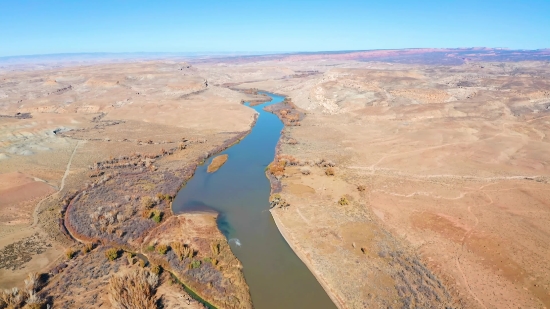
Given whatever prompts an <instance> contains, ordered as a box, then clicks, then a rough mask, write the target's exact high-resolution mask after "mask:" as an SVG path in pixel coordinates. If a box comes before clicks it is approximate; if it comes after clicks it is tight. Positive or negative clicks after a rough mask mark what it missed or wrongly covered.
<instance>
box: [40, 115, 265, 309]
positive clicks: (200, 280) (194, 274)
mask: <svg viewBox="0 0 550 309" xmlns="http://www.w3.org/2000/svg"><path fill="white" fill-rule="evenodd" d="M257 118H258V114H254V117H253V119H252V121H251V122H250V124H249V129H248V130H246V131H242V132H233V134H234V136H232V137H231V138H228V139H226V140H224V141H223V142H222V143H221V144H219V146H216V147H213V148H211V149H210V150H209V151H207V152H206V153H204V152H203V154H202V155H200V152H196V151H195V152H193V154H192V155H197V154H198V156H197V157H196V159H192V160H191V162H190V163H189V164H187V165H186V166H185V167H183V168H174V167H173V166H170V167H169V168H168V169H166V166H165V165H163V162H164V161H163V160H162V159H163V158H164V157H168V156H173V155H176V156H181V154H178V153H179V152H183V151H186V149H188V148H189V147H190V146H191V145H194V144H203V143H204V142H205V141H203V140H201V141H199V140H197V141H194V140H191V141H189V140H186V139H182V142H181V143H180V145H179V146H178V147H175V148H171V149H167V150H165V149H162V151H161V152H160V153H158V154H152V153H149V154H139V153H134V154H131V155H128V156H120V157H118V158H112V157H111V158H110V159H109V160H104V161H101V162H98V163H96V164H94V166H93V168H92V167H90V172H89V175H88V177H89V179H90V180H91V181H90V182H88V183H86V184H85V186H84V187H83V188H81V189H79V190H72V191H71V192H68V193H65V195H64V196H63V198H61V201H62V205H63V206H62V209H61V212H60V214H61V216H60V218H59V224H58V225H59V229H60V230H61V233H62V234H64V235H65V237H67V239H70V240H71V243H72V245H71V246H70V248H69V249H68V250H67V252H69V251H70V252H71V254H68V255H67V259H68V260H67V261H64V260H63V259H61V260H60V261H58V262H57V263H56V264H54V265H53V266H52V267H50V268H49V269H53V270H50V273H53V274H54V276H52V277H51V281H50V282H51V283H50V282H48V283H46V285H45V288H44V291H45V292H47V293H48V296H49V297H50V296H51V295H55V294H57V292H61V291H62V290H64V289H67V288H68V286H67V284H68V283H67V284H63V285H61V286H60V287H58V286H57V285H58V284H56V285H55V286H52V284H54V283H55V282H57V281H60V280H61V281H63V280H64V279H63V278H61V277H60V276H59V275H58V274H62V273H64V272H68V273H67V274H66V275H65V276H71V277H74V276H75V274H73V273H72V272H74V271H76V269H75V265H72V264H74V263H78V264H81V263H83V261H82V259H88V255H91V253H93V252H95V253H94V254H95V255H98V252H101V253H103V252H110V254H107V253H105V256H106V257H107V260H109V261H111V263H115V262H116V265H114V264H113V265H114V266H115V267H117V268H118V267H119V266H118V265H119V264H120V263H121V262H124V261H125V260H126V259H125V257H126V256H128V264H124V263H123V264H124V265H127V266H131V265H133V264H134V263H137V264H135V265H138V266H140V267H142V268H145V267H149V268H151V270H150V271H157V270H158V269H159V267H160V269H161V270H162V269H164V270H165V273H167V274H170V277H171V278H172V279H171V280H168V279H166V276H165V277H162V278H165V279H161V281H162V282H164V283H166V282H167V280H168V281H170V282H172V283H171V284H173V283H174V282H176V283H180V284H181V285H182V286H183V289H184V290H185V291H187V294H188V295H189V296H190V297H191V298H193V299H194V300H195V301H196V302H198V303H202V304H203V305H206V306H207V307H209V308H226V307H230V308H243V309H247V308H252V302H251V299H250V292H249V290H248V285H247V284H246V282H245V280H244V276H243V274H242V265H241V264H240V261H238V260H237V258H236V257H235V256H234V255H233V253H232V252H231V249H230V247H229V245H228V244H227V240H226V239H225V237H224V236H223V235H222V234H221V232H220V230H219V228H218V227H217V225H216V223H215V219H212V218H213V216H212V214H211V213H193V214H182V215H174V213H173V211H172V200H173V199H174V198H175V196H176V194H177V192H178V191H179V190H180V189H181V188H182V187H183V186H185V184H186V183H187V181H188V180H189V179H191V177H193V175H194V172H195V170H196V167H197V166H198V165H199V164H204V162H205V161H206V160H207V159H208V158H209V157H211V156H212V155H215V154H218V153H220V152H221V151H223V150H225V149H227V148H229V147H231V146H233V145H235V144H236V143H238V142H240V141H241V140H242V139H243V138H244V137H246V136H247V135H248V134H249V133H250V132H251V130H252V128H253V127H254V126H255V124H256V121H257ZM202 147H203V146H202ZM227 157H228V156H227V155H222V156H218V157H216V158H215V159H214V164H213V165H212V168H213V169H214V170H213V171H215V170H217V169H219V168H220V167H221V166H222V165H223V164H224V163H225V162H226V160H227ZM193 161H194V163H193ZM160 168H162V170H161V169H160ZM211 170H212V169H211ZM129 184H132V185H129ZM136 190H137V191H136ZM155 192H157V193H156V194H155ZM143 194H145V196H143ZM140 213H141V215H140ZM190 216H191V217H194V219H193V220H191V219H189V218H188V217H190ZM205 218H209V219H205ZM191 221H198V222H202V223H203V224H204V226H187V227H186V228H187V231H188V232H189V231H190V232H189V233H190V234H196V235H199V234H200V237H194V238H189V239H186V240H185V241H184V242H182V243H181V244H176V240H177V239H184V238H185V236H183V235H180V237H176V238H174V241H173V242H171V243H169V244H164V243H163V239H164V238H165V236H166V235H170V234H171V233H172V234H173V233H174V231H177V230H178V229H177V228H174V226H170V224H172V223H174V222H179V223H180V225H181V226H185V224H189V222H191ZM206 221H208V222H206ZM205 222H206V223H205ZM172 225H174V224H172ZM175 225H177V224H175ZM181 226H180V229H179V230H182V228H181ZM205 226H206V227H207V229H209V231H210V232H209V236H208V235H207V236H208V237H211V238H212V239H213V240H212V241H207V240H206V239H207V238H208V237H207V238H205V237H204V235H202V234H201V233H203V232H204V228H205ZM189 229H191V230H189ZM155 231H156V232H157V233H155ZM153 234H155V236H157V234H158V235H162V236H163V239H154V240H152V239H151V238H152V237H153ZM182 246H183V248H187V249H189V250H190V252H191V254H190V255H188V256H180V257H179V258H178V252H176V251H178V249H177V248H179V247H182ZM151 247H153V248H155V250H153V251H147V250H148V249H149V248H151ZM161 247H162V248H164V249H163V250H160V249H159V248H161ZM90 248H91V249H90ZM212 248H217V249H216V250H214V249H212ZM94 249H95V250H94ZM157 249H158V250H157ZM136 252H137V253H136ZM141 255H143V257H147V258H145V260H143V259H142V258H140V256H141ZM99 256H102V254H99ZM130 257H132V258H130ZM130 261H131V262H130ZM98 262H101V261H94V262H93V263H98ZM111 263H108V264H111ZM71 265H72V266H71ZM98 265H99V264H98ZM113 265H111V266H110V267H111V268H112V266H113ZM147 269H148V268H147ZM108 274H109V273H108ZM62 276H63V275H62ZM80 276H84V274H81V275H80ZM208 278H218V279H215V280H214V281H211V280H212V279H208ZM209 280H210V281H209ZM152 297H158V295H157V296H155V295H153V296H152ZM52 301H53V303H56V304H61V303H60V302H56V297H53V298H52V297H50V302H52ZM95 301H96V300H95V299H94V302H95Z"/></svg>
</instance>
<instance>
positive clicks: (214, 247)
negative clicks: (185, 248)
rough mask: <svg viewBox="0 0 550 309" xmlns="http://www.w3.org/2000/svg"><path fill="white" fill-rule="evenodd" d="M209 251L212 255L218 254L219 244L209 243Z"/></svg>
mask: <svg viewBox="0 0 550 309" xmlns="http://www.w3.org/2000/svg"><path fill="white" fill-rule="evenodd" d="M210 251H212V255H213V256H216V255H218V254H220V244H218V243H217V242H212V243H210Z"/></svg>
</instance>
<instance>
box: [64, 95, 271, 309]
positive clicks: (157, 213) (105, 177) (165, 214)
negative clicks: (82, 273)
mask: <svg viewBox="0 0 550 309" xmlns="http://www.w3.org/2000/svg"><path fill="white" fill-rule="evenodd" d="M266 97H267V96H266ZM268 98H269V97H268ZM258 101H259V100H258ZM265 102H267V101H262V102H261V103H265ZM259 104H260V103H259ZM257 118H258V114H254V118H253V120H252V122H251V123H250V125H249V129H248V130H246V131H243V132H240V133H238V134H237V135H235V136H234V137H232V138H229V139H227V140H225V141H224V142H223V143H222V145H220V146H218V147H215V148H213V149H211V150H210V151H208V152H206V153H205V154H204V155H202V156H199V157H198V158H197V159H196V160H195V164H190V165H189V166H187V167H186V168H184V171H183V172H180V173H179V174H180V175H182V178H181V184H180V185H179V186H177V187H176V188H172V189H171V190H169V191H170V193H169V194H163V195H162V196H160V195H159V196H157V197H155V198H151V199H147V201H145V202H144V201H143V200H142V201H141V203H142V204H149V205H150V206H149V207H146V208H150V209H151V210H150V212H149V213H150V215H149V216H145V218H146V217H152V218H153V221H155V218H157V219H156V221H158V222H157V223H161V225H163V224H164V223H166V222H167V220H168V221H169V220H170V218H174V220H176V219H177V218H183V220H184V221H185V216H186V215H185V214H182V215H175V214H174V212H173V210H172V200H173V198H174V197H175V196H176V194H177V192H178V191H179V190H180V189H181V188H182V187H184V186H185V185H186V183H187V181H189V179H191V178H192V177H193V175H194V173H195V170H196V168H197V166H198V165H200V164H204V162H205V161H206V160H207V159H208V158H210V157H211V156H213V155H215V154H218V153H220V152H222V151H224V150H225V149H227V148H229V147H231V146H233V145H235V144H237V143H238V142H240V141H241V140H242V139H243V138H245V137H246V136H247V135H248V134H249V133H250V132H251V130H252V129H253V127H254V126H255V124H256V121H257ZM186 148H187V145H183V146H182V145H180V146H178V148H177V149H170V150H168V151H164V150H163V151H162V153H161V154H159V155H158V156H154V155H148V156H145V157H146V159H150V160H149V161H147V163H146V164H149V166H147V167H148V168H149V169H148V170H146V172H155V171H156V170H157V168H156V167H155V166H154V164H153V163H154V162H155V160H156V159H160V158H162V157H163V156H168V155H172V154H173V153H175V152H176V151H180V150H184V149H186ZM149 157H151V158H149ZM131 159H132V157H129V160H131ZM227 159H228V156H227V155H221V156H218V157H216V158H214V160H213V161H212V163H211V164H210V166H209V172H215V171H216V170H218V169H219V168H220V167H221V166H222V165H223V164H224V163H225V162H226V161H227ZM107 163H111V164H112V165H115V164H117V163H119V162H107ZM105 165H108V164H105ZM101 170H102V168H96V169H95V170H94V171H93V173H95V174H97V176H96V177H97V178H98V180H99V182H98V184H97V186H98V187H99V186H102V185H104V184H105V183H106V182H108V181H111V180H112V178H114V177H117V176H120V172H118V173H117V172H115V173H113V174H106V173H105V172H104V171H101ZM94 176H95V175H94ZM100 176H102V177H100ZM168 180H169V179H168ZM166 181H167V180H166V179H163V181H161V182H160V183H158V184H159V185H160V186H163V185H164V184H165V182H166ZM90 187H91V188H90ZM95 187H96V185H91V186H87V187H86V188H85V189H84V190H81V191H80V192H78V193H73V194H71V196H70V197H68V198H67V200H66V202H65V205H66V206H65V209H64V214H63V220H62V222H60V228H61V230H62V232H63V233H64V234H65V235H66V236H67V237H69V238H72V239H73V240H74V241H75V242H77V243H81V244H83V245H84V246H89V243H91V244H101V245H102V246H105V247H106V248H109V247H110V248H116V249H117V251H118V252H127V253H128V254H131V253H132V252H134V251H136V250H135V249H136V248H134V247H135V246H138V248H142V247H144V246H145V245H146V243H145V240H146V239H148V237H150V236H151V232H152V231H154V230H156V229H157V228H155V227H154V226H152V230H150V228H149V229H147V231H146V232H145V234H143V235H142V236H140V237H139V240H134V241H132V242H133V243H134V244H133V245H132V244H130V243H121V242H120V241H119V239H113V240H111V241H110V240H106V239H102V237H90V235H82V234H81V233H79V232H78V231H77V229H76V228H75V226H73V225H72V224H71V222H70V218H69V213H70V211H72V209H73V208H74V203H76V202H79V201H80V200H81V199H82V196H83V195H86V194H88V192H87V191H86V189H88V190H90V189H92V188H95ZM162 205H164V206H162ZM159 206H160V208H162V209H159V210H155V209H154V208H158V207H159ZM163 210H164V211H163ZM194 215H195V216H199V217H212V214H210V213H196V214H194ZM156 221H155V222H156ZM159 228H160V226H159ZM214 229H215V230H216V231H217V233H218V234H219V235H221V232H220V231H219V229H218V227H217V225H216V224H215V223H214ZM118 234H120V235H124V234H126V232H120V231H119V232H118V233H117V235H118ZM222 238H223V235H222ZM136 241H137V242H136ZM224 244H225V245H224ZM186 245H188V244H186ZM150 246H151V245H149V246H147V247H148V248H149V247H150ZM184 246H185V245H184ZM189 246H190V245H189ZM218 246H220V248H222V247H223V248H226V249H227V250H223V251H224V252H225V255H227V254H229V255H230V256H231V257H232V259H233V260H235V261H236V262H230V261H229V262H227V265H229V264H234V265H233V267H231V268H234V269H236V271H237V272H238V274H233V275H231V277H232V278H233V279H232V280H231V282H232V283H231V285H235V282H236V281H238V282H239V286H240V288H241V292H237V293H234V294H240V295H239V298H241V300H240V301H237V303H233V304H231V308H250V307H252V302H251V300H250V292H249V291H248V286H247V285H246V282H245V281H244V277H243V275H242V271H241V270H240V269H241V268H242V266H241V265H240V262H239V261H238V260H237V259H236V258H235V257H234V255H233V254H232V253H231V249H230V248H229V245H228V244H227V240H225V238H223V240H220V241H219V244H218ZM167 251H168V252H173V251H174V250H173V248H171V247H170V246H169V245H168V246H167ZM201 251H203V250H201ZM204 251H206V250H204ZM138 252H140V253H141V254H143V255H144V256H147V258H148V259H151V258H150V257H149V255H150V253H149V255H148V254H147V253H146V252H145V251H143V250H138ZM153 253H155V251H153ZM194 254H195V257H196V254H197V253H194ZM163 259H164V257H163V256H162V255H160V256H155V257H153V260H155V263H156V264H158V265H162V267H163V268H164V269H165V270H166V271H167V272H168V273H170V274H171V276H173V277H175V279H176V280H175V281H176V282H178V283H181V285H182V286H183V287H184V289H185V290H186V291H187V290H188V291H191V292H192V293H188V294H189V295H190V297H192V298H194V299H195V300H196V301H198V302H199V303H203V304H205V303H206V305H207V306H208V307H210V308H223V307H225V306H226V305H228V304H224V303H223V302H220V301H219V300H218V301H216V300H215V299H212V298H213V297H212V296H210V297H209V296H208V295H205V291H204V289H203V288H201V286H200V285H199V286H196V285H194V284H193V283H192V282H190V280H189V278H187V280H185V278H183V277H182V271H181V270H180V271H179V272H178V271H177V270H175V268H178V266H177V265H173V264H174V262H173V261H172V262H170V261H168V262H167V261H164V260H163ZM203 259H206V260H208V261H211V260H214V261H216V263H220V262H221V261H218V260H217V259H214V258H211V257H203ZM184 261H186V260H185V259H184ZM198 261H199V262H203V261H202V260H198ZM187 262H189V263H188V264H189V267H187V268H189V269H191V270H193V269H194V268H196V267H202V266H201V265H208V263H206V264H204V263H197V262H196V261H195V259H194V258H190V259H189V261H187ZM235 263H236V264H235ZM176 264H177V263H176ZM212 265H213V266H215V267H214V268H215V269H218V271H219V270H221V269H225V271H227V269H228V266H222V265H221V264H212ZM235 267H236V268H235ZM237 277H239V278H241V279H239V280H236V278H237ZM235 280H236V281H235ZM208 285H209V284H207V286H208ZM224 290H226V289H224ZM235 292H236V291H235ZM230 298H231V299H236V296H235V295H233V296H231V297H230Z"/></svg>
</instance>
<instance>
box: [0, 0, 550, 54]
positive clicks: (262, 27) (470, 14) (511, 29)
mask: <svg viewBox="0 0 550 309" xmlns="http://www.w3.org/2000/svg"><path fill="white" fill-rule="evenodd" d="M473 46H486V47H508V48H514V49H538V48H548V47H550V0H539V1H531V0H523V1H520V0H517V1H480V0H478V1H471V0H463V1H445V0H438V1H397V0H395V1H383V0H382V1H372V2H371V1H366V0H365V1H345V0H340V1H324V0H316V1H307V0H306V1H299V0H289V1H287V0H279V1H265V0H264V1H231V0H227V1H217V0H210V1H205V0H194V1H170V0H164V1H138V0H134V1H130V0H110V1H101V0H94V1H77V0H71V1H48V0H42V1H26V0H11V1H7V0H0V57H2V56H12V55H29V54H50V53H81V52H236V51H248V52H279V51H328V50H361V49H391V48H416V47H473Z"/></svg>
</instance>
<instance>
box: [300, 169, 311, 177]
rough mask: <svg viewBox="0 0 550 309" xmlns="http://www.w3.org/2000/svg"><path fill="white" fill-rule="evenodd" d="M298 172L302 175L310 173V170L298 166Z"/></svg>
mask: <svg viewBox="0 0 550 309" xmlns="http://www.w3.org/2000/svg"><path fill="white" fill-rule="evenodd" d="M300 172H301V173H302V174H303V175H309V174H311V170H310V169H309V168H307V167H302V168H300Z"/></svg>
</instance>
